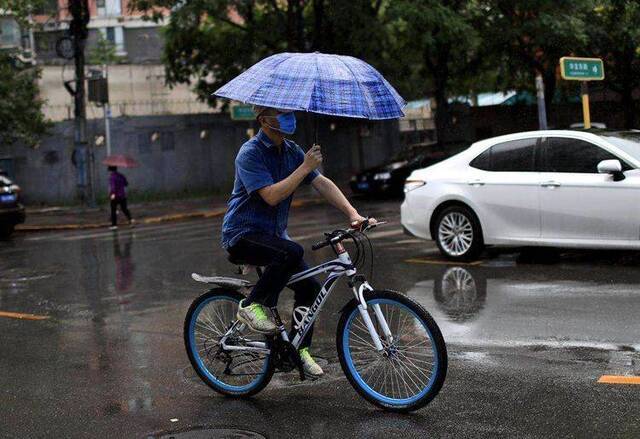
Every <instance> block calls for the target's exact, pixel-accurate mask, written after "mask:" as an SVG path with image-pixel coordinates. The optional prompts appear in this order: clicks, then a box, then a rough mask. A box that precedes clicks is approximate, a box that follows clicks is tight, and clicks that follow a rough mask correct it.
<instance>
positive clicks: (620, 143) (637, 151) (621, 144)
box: [600, 131, 640, 160]
mask: <svg viewBox="0 0 640 439" xmlns="http://www.w3.org/2000/svg"><path fill="white" fill-rule="evenodd" d="M600 137H602V138H603V139H604V140H606V141H608V142H610V143H612V144H613V145H615V146H617V147H618V148H620V149H621V150H623V151H624V152H626V153H627V154H629V155H630V156H632V157H633V158H635V159H636V160H640V132H633V131H628V132H618V133H607V134H600Z"/></svg>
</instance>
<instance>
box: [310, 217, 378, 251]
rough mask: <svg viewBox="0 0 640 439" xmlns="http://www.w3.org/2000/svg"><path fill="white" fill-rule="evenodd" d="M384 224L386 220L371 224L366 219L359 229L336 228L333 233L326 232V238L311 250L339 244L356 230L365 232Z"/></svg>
mask: <svg viewBox="0 0 640 439" xmlns="http://www.w3.org/2000/svg"><path fill="white" fill-rule="evenodd" d="M382 224H386V223H385V222H384V221H381V222H377V223H374V224H369V220H368V219H366V220H364V221H363V222H362V223H361V224H360V227H358V228H357V229H354V228H349V229H345V230H335V231H333V232H331V233H326V238H325V239H324V240H323V241H319V242H316V243H315V244H313V245H312V246H311V250H313V251H315V250H320V249H321V248H323V247H326V246H328V245H332V244H337V243H339V242H340V241H342V240H344V239H345V238H348V237H349V236H350V235H351V234H352V233H354V232H363V233H364V232H366V231H367V230H369V229H373V228H374V227H376V226H379V225H382Z"/></svg>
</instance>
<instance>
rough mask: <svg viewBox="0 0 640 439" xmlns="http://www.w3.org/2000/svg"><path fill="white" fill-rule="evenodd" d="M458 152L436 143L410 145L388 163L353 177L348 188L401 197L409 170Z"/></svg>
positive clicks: (355, 190)
mask: <svg viewBox="0 0 640 439" xmlns="http://www.w3.org/2000/svg"><path fill="white" fill-rule="evenodd" d="M459 150H460V148H449V147H447V148H443V147H441V146H439V145H437V144H436V143H429V144H427V143H418V144H415V145H410V146H407V147H405V148H403V149H402V150H400V151H399V152H398V153H397V154H396V155H395V156H393V157H392V158H391V160H389V162H388V163H385V164H383V165H380V166H376V167H375V168H371V169H366V170H364V171H362V172H360V173H359V174H357V175H354V176H353V177H351V180H350V182H349V185H350V186H351V190H352V191H353V192H354V193H356V194H362V195H377V196H400V195H402V193H403V190H404V182H405V180H406V179H407V177H408V176H409V174H411V172H412V171H414V170H416V169H420V168H425V167H427V166H431V165H433V164H435V163H437V162H439V161H441V160H444V159H446V158H447V157H449V156H451V155H453V154H455V153H456V152H458V151H459Z"/></svg>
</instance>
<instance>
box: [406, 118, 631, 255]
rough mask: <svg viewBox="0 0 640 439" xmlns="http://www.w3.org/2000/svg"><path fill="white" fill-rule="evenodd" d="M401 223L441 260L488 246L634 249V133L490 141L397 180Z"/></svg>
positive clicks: (528, 135) (558, 133)
mask: <svg viewBox="0 0 640 439" xmlns="http://www.w3.org/2000/svg"><path fill="white" fill-rule="evenodd" d="M401 215H402V225H403V227H404V228H405V230H406V231H407V232H408V233H410V234H412V235H415V236H417V237H420V238H424V239H433V240H435V241H436V243H437V245H438V248H439V249H440V251H441V252H442V254H443V255H445V256H446V257H448V258H450V259H453V260H470V259H473V258H476V257H477V256H478V255H479V254H480V252H481V251H482V249H483V247H484V246H485V245H487V246H550V247H567V248H570V247H573V248H594V249H595V248H607V249H640V131H638V132H636V131H625V132H622V131H621V132H614V131H611V132H609V131H602V132H597V133H596V132H582V131H568V130H567V131H564V130H553V131H532V132H525V133H517V134H510V135H507V136H500V137H494V138H491V139H486V140H482V141H479V142H476V143H474V144H473V145H471V147H469V149H467V150H465V151H463V152H461V153H459V154H457V155H455V156H453V157H451V158H449V159H447V160H445V161H442V162H440V163H438V164H436V165H433V166H430V167H428V168H425V169H419V170H416V171H414V172H413V173H412V174H411V175H410V176H409V178H408V179H407V181H406V183H405V200H404V202H403V203H402V207H401Z"/></svg>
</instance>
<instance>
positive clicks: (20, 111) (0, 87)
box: [0, 0, 49, 146]
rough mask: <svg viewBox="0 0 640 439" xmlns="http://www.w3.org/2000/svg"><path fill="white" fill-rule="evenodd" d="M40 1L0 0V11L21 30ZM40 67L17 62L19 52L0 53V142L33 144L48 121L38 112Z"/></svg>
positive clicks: (39, 102) (39, 109)
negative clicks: (7, 15)
mask: <svg viewBox="0 0 640 439" xmlns="http://www.w3.org/2000/svg"><path fill="white" fill-rule="evenodd" d="M44 3H45V1H44V0H31V1H28V0H0V10H3V11H10V12H11V14H12V16H13V17H14V18H15V19H16V21H17V22H18V23H19V25H20V26H21V28H22V29H25V28H26V27H28V26H30V25H31V23H30V21H29V15H30V14H31V13H33V12H35V11H36V10H37V9H38V8H41V7H42V6H43V5H44ZM39 76H40V70H39V69H37V68H35V67H32V66H29V65H25V64H23V63H22V62H21V61H20V57H19V51H7V50H5V51H2V52H0V143H3V144H11V143H14V142H23V143H24V144H26V145H28V146H34V145H37V143H38V141H39V139H40V138H41V137H42V136H43V135H44V134H45V133H46V131H47V128H48V127H49V123H48V122H47V121H46V120H45V118H44V115H43V114H42V104H43V101H42V100H41V99H40V98H39V96H38V94H39V93H38V84H37V81H38V78H39Z"/></svg>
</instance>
